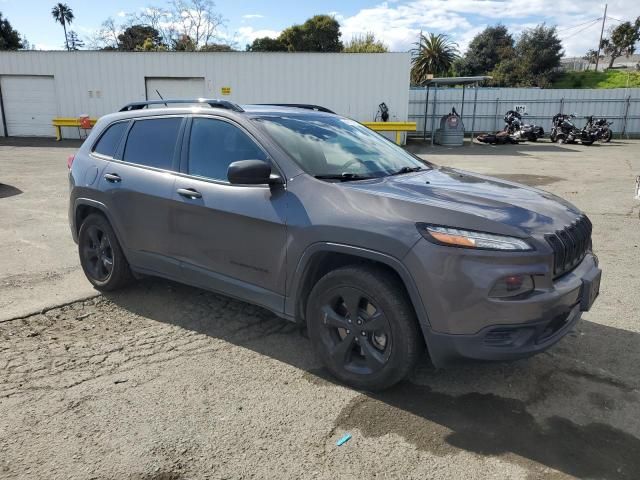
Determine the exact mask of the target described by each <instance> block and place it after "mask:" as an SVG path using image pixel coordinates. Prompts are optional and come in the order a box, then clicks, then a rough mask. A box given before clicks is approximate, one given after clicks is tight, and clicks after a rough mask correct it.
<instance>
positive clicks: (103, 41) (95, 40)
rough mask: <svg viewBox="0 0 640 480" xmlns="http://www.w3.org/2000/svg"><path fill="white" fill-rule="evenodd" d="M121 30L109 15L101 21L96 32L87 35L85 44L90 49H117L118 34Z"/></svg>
mask: <svg viewBox="0 0 640 480" xmlns="http://www.w3.org/2000/svg"><path fill="white" fill-rule="evenodd" d="M121 30H122V28H121V27H119V26H118V25H117V24H116V22H115V20H114V19H113V17H109V18H107V19H106V20H105V21H104V22H102V25H100V29H99V30H98V31H97V32H95V33H94V34H93V35H92V36H89V37H88V39H87V46H88V47H89V48H90V49H92V50H117V49H118V48H119V46H120V44H119V42H118V35H119V34H120V33H121Z"/></svg>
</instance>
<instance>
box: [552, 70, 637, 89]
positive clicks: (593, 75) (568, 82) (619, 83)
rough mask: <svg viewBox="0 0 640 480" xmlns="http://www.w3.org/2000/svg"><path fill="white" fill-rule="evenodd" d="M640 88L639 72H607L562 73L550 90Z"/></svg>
mask: <svg viewBox="0 0 640 480" xmlns="http://www.w3.org/2000/svg"><path fill="white" fill-rule="evenodd" d="M633 87H640V72H635V71H632V70H607V71H606V72H592V71H586V72H563V73H562V74H560V75H559V76H558V78H557V79H556V80H555V81H554V82H553V85H552V88H633Z"/></svg>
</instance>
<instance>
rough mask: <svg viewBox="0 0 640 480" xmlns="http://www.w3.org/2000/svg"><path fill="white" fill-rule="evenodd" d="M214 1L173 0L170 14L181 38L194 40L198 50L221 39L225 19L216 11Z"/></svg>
mask: <svg viewBox="0 0 640 480" xmlns="http://www.w3.org/2000/svg"><path fill="white" fill-rule="evenodd" d="M215 6H216V5H215V3H214V2H213V1H212V0H173V1H172V3H171V8H170V12H171V15H172V17H173V21H174V24H175V25H176V29H177V30H178V32H179V33H180V35H181V36H187V37H189V38H191V39H192V40H193V43H194V45H195V48H196V49H198V48H200V47H202V46H204V45H207V44H209V43H213V42H215V41H216V40H218V39H219V30H220V27H222V25H224V22H225V20H224V17H223V16H222V15H221V14H219V13H217V12H216V11H215Z"/></svg>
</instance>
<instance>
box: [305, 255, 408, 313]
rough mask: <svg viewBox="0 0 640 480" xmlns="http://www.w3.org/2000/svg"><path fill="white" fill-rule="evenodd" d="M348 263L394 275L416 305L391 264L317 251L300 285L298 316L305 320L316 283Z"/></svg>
mask: <svg viewBox="0 0 640 480" xmlns="http://www.w3.org/2000/svg"><path fill="white" fill-rule="evenodd" d="M347 265H370V266H374V267H376V268H378V269H380V270H382V271H385V272H387V273H388V274H390V275H391V276H392V277H394V278H395V279H396V281H397V282H398V284H399V285H400V286H401V287H402V289H403V290H404V293H405V294H406V296H407V300H408V301H409V303H410V304H411V307H412V308H414V310H415V307H414V305H413V302H412V301H411V297H410V296H409V294H408V291H407V287H406V285H405V283H404V281H403V280H402V278H401V277H400V275H399V274H398V272H396V271H395V270H394V269H393V268H392V267H390V266H389V265H387V264H385V263H382V262H377V261H375V260H371V259H368V258H362V257H358V256H356V255H349V254H346V253H338V252H319V253H316V254H315V255H314V256H313V257H312V258H311V259H310V260H309V264H308V265H307V268H306V271H305V274H304V277H303V280H302V286H301V287H300V293H299V295H298V301H297V305H296V318H297V319H298V320H300V321H302V322H304V321H305V318H306V311H307V300H308V299H309V294H310V293H311V290H312V289H313V287H314V285H315V284H316V283H317V282H318V280H320V279H321V278H322V277H324V276H325V275H326V274H327V273H329V272H331V271H332V270H335V269H337V268H340V267H345V266H347Z"/></svg>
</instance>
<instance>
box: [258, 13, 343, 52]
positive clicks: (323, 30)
mask: <svg viewBox="0 0 640 480" xmlns="http://www.w3.org/2000/svg"><path fill="white" fill-rule="evenodd" d="M341 35H342V34H341V33H340V24H339V23H338V21H337V20H336V19H335V18H333V17H331V16H329V15H315V16H313V17H311V18H309V19H308V20H307V21H306V22H304V23H303V24H302V25H291V26H290V27H288V28H285V29H284V30H283V31H282V32H281V33H280V35H279V36H278V38H269V37H263V38H256V39H255V40H254V41H253V43H251V44H250V45H247V51H249V52H287V51H288V52H341V51H342V48H343V45H342V42H341V41H340V36H341Z"/></svg>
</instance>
